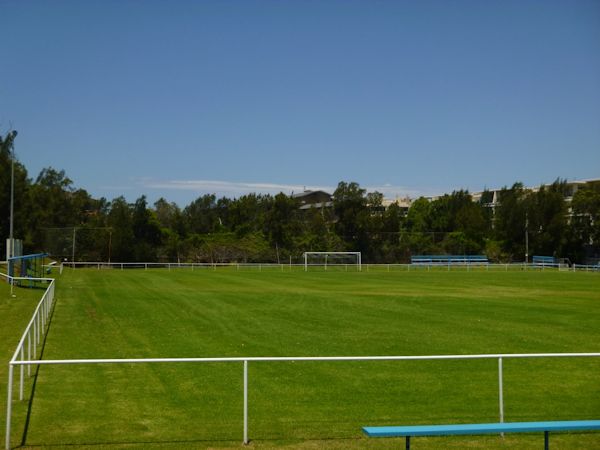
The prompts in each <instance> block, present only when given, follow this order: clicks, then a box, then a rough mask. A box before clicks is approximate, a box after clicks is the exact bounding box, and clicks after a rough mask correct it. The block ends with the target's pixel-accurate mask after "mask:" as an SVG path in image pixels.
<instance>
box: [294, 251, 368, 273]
mask: <svg viewBox="0 0 600 450" xmlns="http://www.w3.org/2000/svg"><path fill="white" fill-rule="evenodd" d="M309 267H319V268H323V269H324V270H327V269H328V268H335V269H339V268H342V269H346V270H347V269H348V268H349V267H350V268H353V269H356V271H358V272H360V271H361V269H362V257H361V253H360V252H304V271H305V272H306V271H308V269H309Z"/></svg>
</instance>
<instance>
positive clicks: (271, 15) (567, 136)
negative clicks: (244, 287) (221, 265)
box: [0, 0, 600, 206]
mask: <svg viewBox="0 0 600 450" xmlns="http://www.w3.org/2000/svg"><path fill="white" fill-rule="evenodd" d="M0 17H2V34H1V39H0V46H1V54H2V58H1V60H0V132H2V133H5V132H6V131H7V130H8V129H10V128H11V126H12V127H14V128H16V129H17V130H18V131H19V136H18V137H17V141H16V152H17V155H18V157H19V159H20V160H21V161H22V162H24V163H25V164H26V166H27V167H28V169H29V171H30V176H32V177H35V176H36V175H37V173H38V172H39V170H40V169H41V168H43V167H47V166H52V167H54V168H56V169H64V170H65V171H66V172H67V175H68V176H69V177H70V178H72V179H73V180H74V181H75V185H76V186H77V187H83V188H85V189H87V190H88V191H89V192H90V193H92V194H93V195H94V196H105V197H107V198H108V199H112V198H114V197H116V196H119V195H125V197H126V198H127V199H128V200H131V201H133V200H135V198H137V197H138V196H139V195H141V194H146V195H147V196H148V199H149V200H150V201H151V202H153V201H154V200H156V199H157V198H159V197H160V196H164V197H165V198H167V199H169V200H171V201H176V202H178V203H179V204H180V205H182V206H184V205H185V204H187V203H188V202H190V201H191V200H193V199H194V198H196V197H197V196H199V195H202V194H204V193H207V192H215V193H216V194H217V195H228V196H236V195H239V194H241V193H244V192H248V191H249V190H252V191H254V190H255V191H259V192H273V191H279V190H283V191H284V192H288V193H289V192H291V191H292V190H295V191H298V190H299V189H302V187H303V186H307V187H313V188H315V187H324V188H333V187H335V185H336V184H337V182H338V181H340V180H346V181H357V182H359V183H360V184H361V185H362V186H364V187H368V188H369V189H379V190H380V191H384V192H385V193H386V195H388V196H393V195H394V194H410V195H417V194H420V193H424V194H434V193H443V192H450V191H452V190H454V189H459V188H468V189H470V190H471V191H478V190H481V189H483V188H484V187H490V188H496V187H502V186H504V185H510V184H512V183H513V182H514V181H523V182H524V183H525V184H526V185H538V184H540V183H542V182H552V181H553V180H554V179H556V178H557V177H562V178H567V179H569V180H573V179H585V178H599V177H600V1H597V0H596V1H582V0H564V1H552V0H543V1H541V0H536V1H531V0H518V1H480V0H476V1H460V0H458V1H446V0H444V1H418V2H416V1H372V0H364V1H352V0H340V1H327V0H324V1H194V2H192V1H183V0H181V1H178V2H177V1H171V2H168V1H141V0H139V1H94V2H92V1H52V2H48V1H13V0H0Z"/></svg>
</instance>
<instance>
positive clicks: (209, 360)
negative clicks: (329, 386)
mask: <svg viewBox="0 0 600 450" xmlns="http://www.w3.org/2000/svg"><path fill="white" fill-rule="evenodd" d="M24 336H25V335H24ZM21 341H22V342H24V338H23V339H22V340H21ZM20 348H21V349H22V348H23V347H22V343H20ZM573 357H600V353H521V354H518V353H514V354H510V353H508V354H482V355H425V356H279V357H229V358H144V359H135V358H132V359H69V360H25V359H24V358H23V351H22V350H21V358H20V359H19V348H17V351H16V352H15V355H14V356H13V359H12V360H11V361H10V363H9V376H8V397H7V416H6V450H9V449H10V421H11V404H12V384H13V369H14V367H15V366H19V367H20V368H21V380H20V389H19V392H20V394H19V398H20V399H21V400H22V399H23V367H25V366H26V367H28V368H29V367H31V366H34V365H35V366H40V365H66V364H71V365H74V364H152V363H215V362H222V363H240V362H241V363H243V373H242V377H243V386H244V389H243V412H242V415H243V422H242V423H243V426H242V435H243V443H244V444H248V443H249V442H250V440H249V437H248V436H249V435H248V364H249V363H250V362H252V363H260V362H283V361H295V362H299V361H329V362H331V361H423V360H425V361H427V360H464V359H469V360H472V359H496V360H498V407H499V415H500V419H499V420H500V422H504V388H503V370H502V362H503V360H504V359H516V358H573Z"/></svg>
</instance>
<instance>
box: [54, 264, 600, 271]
mask: <svg viewBox="0 0 600 450" xmlns="http://www.w3.org/2000/svg"><path fill="white" fill-rule="evenodd" d="M63 265H64V266H66V267H71V268H78V267H79V268H86V267H87V268H91V269H97V270H103V269H116V270H125V269H144V270H148V269H168V270H175V269H188V270H192V271H193V270H207V269H209V270H217V269H219V268H229V269H235V270H245V269H249V270H258V271H263V270H270V271H281V272H285V271H293V270H302V271H306V270H308V271H310V268H311V267H312V268H325V267H329V268H333V269H336V270H338V271H357V270H356V267H357V265H356V264H332V263H331V262H328V263H327V264H324V263H318V264H310V263H309V264H306V265H305V263H300V264H278V263H169V262H123V263H120V262H111V263H107V262H99V261H84V262H82V261H79V262H64V263H63V264H61V265H60V266H59V270H60V273H62V270H63ZM360 267H361V271H362V272H370V271H374V272H375V271H376V272H395V271H407V272H411V271H424V270H425V271H434V270H435V271H439V270H447V271H452V270H462V271H488V272H489V271H505V272H508V271H542V272H543V271H554V272H556V271H559V270H565V271H572V272H600V265H594V266H589V265H588V266H586V265H582V264H573V266H571V267H569V268H559V267H551V266H548V265H538V264H531V263H529V264H526V263H485V264H482V263H477V262H468V261H467V262H460V263H456V262H453V263H428V264H366V263H362V264H361V265H360Z"/></svg>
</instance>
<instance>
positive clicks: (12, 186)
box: [7, 130, 18, 259]
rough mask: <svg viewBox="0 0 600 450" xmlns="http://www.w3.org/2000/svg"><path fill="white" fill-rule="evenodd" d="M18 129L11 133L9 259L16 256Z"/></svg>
mask: <svg viewBox="0 0 600 450" xmlns="http://www.w3.org/2000/svg"><path fill="white" fill-rule="evenodd" d="M17 134H18V133H17V130H12V131H11V132H10V133H9V139H10V142H9V147H10V148H11V150H12V151H11V158H10V159H11V165H10V231H9V235H8V242H9V246H8V252H7V259H8V258H12V257H13V256H14V253H15V249H14V245H15V243H14V238H13V221H14V218H13V214H14V209H15V145H14V142H15V138H16V137H17Z"/></svg>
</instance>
